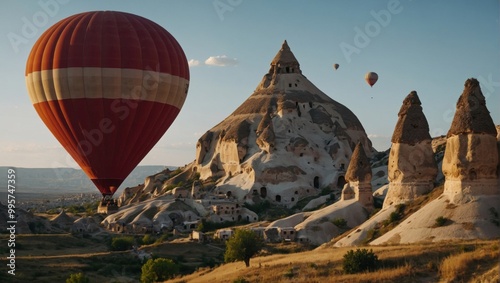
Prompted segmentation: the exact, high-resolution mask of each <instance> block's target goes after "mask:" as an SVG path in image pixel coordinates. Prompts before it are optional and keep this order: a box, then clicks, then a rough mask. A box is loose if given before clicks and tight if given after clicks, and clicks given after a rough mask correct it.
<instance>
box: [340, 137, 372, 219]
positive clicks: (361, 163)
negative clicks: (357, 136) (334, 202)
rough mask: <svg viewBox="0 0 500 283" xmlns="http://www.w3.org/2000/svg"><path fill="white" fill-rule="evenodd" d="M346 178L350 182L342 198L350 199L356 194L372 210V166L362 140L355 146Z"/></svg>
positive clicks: (358, 199) (345, 187) (345, 186)
mask: <svg viewBox="0 0 500 283" xmlns="http://www.w3.org/2000/svg"><path fill="white" fill-rule="evenodd" d="M345 179H346V181H348V183H347V184H345V185H344V189H343V190H342V200H348V199H350V198H352V197H353V196H354V198H355V199H356V200H357V201H359V202H360V203H361V204H362V205H363V206H364V207H365V208H366V209H368V210H372V209H373V193H372V185H371V180H372V168H371V165H370V161H369V160H368V157H367V156H366V154H365V151H364V150H363V145H362V144H361V142H358V144H357V145H356V147H355V148H354V152H353V153H352V156H351V161H350V162H349V166H348V167H347V172H346V174H345ZM353 193H354V195H353Z"/></svg>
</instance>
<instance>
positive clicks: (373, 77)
mask: <svg viewBox="0 0 500 283" xmlns="http://www.w3.org/2000/svg"><path fill="white" fill-rule="evenodd" d="M377 80H378V75H377V73H375V72H368V73H366V75H365V81H366V82H367V83H368V84H369V85H370V86H373V85H374V84H375V83H376V82H377Z"/></svg>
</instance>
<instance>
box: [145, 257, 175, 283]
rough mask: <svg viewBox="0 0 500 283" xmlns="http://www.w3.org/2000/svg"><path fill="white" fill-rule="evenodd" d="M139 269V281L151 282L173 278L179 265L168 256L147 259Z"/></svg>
mask: <svg viewBox="0 0 500 283" xmlns="http://www.w3.org/2000/svg"><path fill="white" fill-rule="evenodd" d="M141 271H142V273H141V282H142V283H153V282H158V281H165V280H168V279H170V278H173V277H174V276H175V275H176V274H178V273H179V266H178V265H177V264H176V263H175V262H173V261H172V260H171V259H168V258H157V259H149V260H148V261H147V262H146V263H145V264H144V265H143V266H142V268H141Z"/></svg>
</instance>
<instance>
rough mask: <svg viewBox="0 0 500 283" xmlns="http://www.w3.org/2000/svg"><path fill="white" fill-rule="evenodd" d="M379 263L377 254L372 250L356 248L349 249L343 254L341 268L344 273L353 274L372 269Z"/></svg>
mask: <svg viewBox="0 0 500 283" xmlns="http://www.w3.org/2000/svg"><path fill="white" fill-rule="evenodd" d="M378 264H379V260H378V256H377V255H376V254H374V253H373V251H372V250H370V251H368V250H367V249H357V250H356V251H353V250H350V251H348V252H347V253H345V254H344V260H343V262H342V268H343V270H344V272H345V273H347V274H353V273H359V272H363V271H366V270H369V271H373V270H375V269H376V268H377V266H378Z"/></svg>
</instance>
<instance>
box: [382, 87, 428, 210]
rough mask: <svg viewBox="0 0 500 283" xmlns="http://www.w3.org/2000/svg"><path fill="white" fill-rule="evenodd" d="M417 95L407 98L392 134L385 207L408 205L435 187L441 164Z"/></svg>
mask: <svg viewBox="0 0 500 283" xmlns="http://www.w3.org/2000/svg"><path fill="white" fill-rule="evenodd" d="M420 105H421V103H420V99H419V98H418V95H417V92H416V91H412V92H411V93H410V94H408V96H407V97H406V98H405V99H404V101H403V105H402V106H401V109H400V110H399V113H398V117H399V118H398V122H397V123H396V127H395V129H394V133H393V135H392V140H391V141H392V146H391V151H390V154H389V165H388V179H389V182H390V183H389V190H388V192H387V195H386V198H385V200H384V207H387V206H388V205H392V204H398V203H404V202H407V201H409V200H411V199H413V198H415V197H417V196H420V195H422V194H424V193H427V192H429V191H430V190H432V189H433V187H434V181H435V179H436V176H437V172H438V169H437V165H436V161H435V160H434V152H433V150H432V146H431V141H432V139H431V136H430V134H429V124H428V123H427V119H426V118H425V115H424V113H423V112H422V107H421V106H420Z"/></svg>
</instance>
